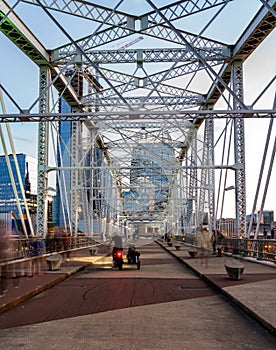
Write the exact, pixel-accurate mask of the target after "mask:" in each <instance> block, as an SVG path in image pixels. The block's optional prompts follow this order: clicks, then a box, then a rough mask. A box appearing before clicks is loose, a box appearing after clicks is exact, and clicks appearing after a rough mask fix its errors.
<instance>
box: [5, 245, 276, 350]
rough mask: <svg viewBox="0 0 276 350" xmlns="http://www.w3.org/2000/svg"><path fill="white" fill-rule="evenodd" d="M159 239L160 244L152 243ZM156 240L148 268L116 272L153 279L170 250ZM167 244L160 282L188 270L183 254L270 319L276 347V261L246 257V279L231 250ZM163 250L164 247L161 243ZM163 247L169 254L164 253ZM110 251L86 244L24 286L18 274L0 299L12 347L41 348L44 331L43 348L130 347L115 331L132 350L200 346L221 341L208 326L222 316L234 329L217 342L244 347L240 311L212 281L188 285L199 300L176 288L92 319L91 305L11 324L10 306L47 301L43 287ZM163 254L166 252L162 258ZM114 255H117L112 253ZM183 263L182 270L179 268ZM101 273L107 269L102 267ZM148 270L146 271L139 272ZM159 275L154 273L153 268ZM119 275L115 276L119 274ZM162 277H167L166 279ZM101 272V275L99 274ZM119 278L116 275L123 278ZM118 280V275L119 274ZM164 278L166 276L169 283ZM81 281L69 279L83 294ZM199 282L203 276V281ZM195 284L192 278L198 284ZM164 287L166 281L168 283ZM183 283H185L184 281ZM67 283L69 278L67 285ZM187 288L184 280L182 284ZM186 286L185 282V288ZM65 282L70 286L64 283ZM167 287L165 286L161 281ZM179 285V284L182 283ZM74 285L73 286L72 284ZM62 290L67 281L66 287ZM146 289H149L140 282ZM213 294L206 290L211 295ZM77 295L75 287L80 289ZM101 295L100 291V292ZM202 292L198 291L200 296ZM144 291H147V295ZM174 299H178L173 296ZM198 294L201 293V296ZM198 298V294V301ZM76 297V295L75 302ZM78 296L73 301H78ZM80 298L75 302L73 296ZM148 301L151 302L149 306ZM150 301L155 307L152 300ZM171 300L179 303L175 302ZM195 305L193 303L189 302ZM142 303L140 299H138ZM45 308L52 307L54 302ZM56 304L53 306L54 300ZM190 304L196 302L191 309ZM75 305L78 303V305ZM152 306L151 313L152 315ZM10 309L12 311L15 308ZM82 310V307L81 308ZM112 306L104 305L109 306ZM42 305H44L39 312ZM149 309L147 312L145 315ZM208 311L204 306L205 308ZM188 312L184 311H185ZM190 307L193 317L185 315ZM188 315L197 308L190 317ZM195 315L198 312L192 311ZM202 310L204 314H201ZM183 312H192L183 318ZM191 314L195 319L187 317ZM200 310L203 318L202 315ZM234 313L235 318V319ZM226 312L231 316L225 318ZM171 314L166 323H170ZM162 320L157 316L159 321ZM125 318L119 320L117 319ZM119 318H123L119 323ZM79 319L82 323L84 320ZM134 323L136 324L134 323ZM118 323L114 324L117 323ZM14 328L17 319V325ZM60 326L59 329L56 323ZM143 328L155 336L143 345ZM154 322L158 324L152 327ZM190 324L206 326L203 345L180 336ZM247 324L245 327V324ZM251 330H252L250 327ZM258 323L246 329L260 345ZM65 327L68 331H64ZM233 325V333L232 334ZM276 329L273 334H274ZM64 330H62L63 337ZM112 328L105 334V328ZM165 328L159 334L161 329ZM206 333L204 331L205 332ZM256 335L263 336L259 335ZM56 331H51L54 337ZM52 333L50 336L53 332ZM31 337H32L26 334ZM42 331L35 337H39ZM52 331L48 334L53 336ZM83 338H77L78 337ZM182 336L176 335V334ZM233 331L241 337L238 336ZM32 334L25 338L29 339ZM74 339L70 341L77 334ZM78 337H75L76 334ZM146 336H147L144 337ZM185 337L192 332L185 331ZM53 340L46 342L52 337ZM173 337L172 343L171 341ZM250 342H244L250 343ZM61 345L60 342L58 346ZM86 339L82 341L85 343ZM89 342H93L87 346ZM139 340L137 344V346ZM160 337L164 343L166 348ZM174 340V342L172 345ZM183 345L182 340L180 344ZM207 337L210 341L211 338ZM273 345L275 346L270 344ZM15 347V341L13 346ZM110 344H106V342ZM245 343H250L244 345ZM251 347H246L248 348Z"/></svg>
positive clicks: (252, 311) (265, 322) (251, 311)
mask: <svg viewBox="0 0 276 350" xmlns="http://www.w3.org/2000/svg"><path fill="white" fill-rule="evenodd" d="M152 244H153V243H152ZM152 244H151V245H150V246H151V248H150V249H148V252H150V255H148V257H147V259H145V260H147V262H145V261H144V265H143V259H142V268H141V270H140V271H129V272H128V271H123V272H119V271H117V272H116V276H117V278H118V279H122V276H124V277H123V278H128V277H131V276H132V277H133V276H134V275H135V276H136V282H134V283H136V286H138V285H139V283H143V282H142V281H141V280H142V279H146V278H147V271H148V270H147V266H146V263H147V265H148V264H150V263H151V261H152V262H153V261H154V258H155V257H156V256H157V255H158V256H159V257H161V256H163V257H164V255H162V249H161V250H160V247H159V248H158V246H157V245H156V244H155V248H153V249H152ZM159 245H160V246H162V247H163V248H164V250H163V251H164V252H165V251H168V252H169V253H170V254H171V255H172V260H170V259H167V258H166V255H165V259H164V260H163V261H162V264H163V265H162V268H161V265H160V266H159V269H158V267H156V268H155V270H151V271H153V274H154V278H155V279H156V281H157V283H158V280H159V283H161V284H163V283H164V281H165V279H164V275H165V276H166V278H167V279H171V280H172V283H173V279H178V281H179V276H180V275H181V271H180V270H181V269H180V270H179V268H178V267H177V265H175V264H174V263H173V257H176V258H177V259H178V260H179V261H181V262H183V264H184V265H185V266H188V267H189V269H192V270H193V271H194V272H195V274H196V275H199V276H201V277H202V279H203V280H205V281H207V282H208V283H209V284H211V286H212V287H214V289H216V290H217V291H219V292H220V293H221V294H223V295H224V296H225V298H227V299H228V300H229V299H230V300H231V301H232V302H233V303H234V304H236V305H237V306H239V308H241V309H242V310H243V311H245V312H246V313H247V314H248V315H250V317H251V318H253V319H254V320H255V321H257V322H258V323H259V324H261V325H262V327H263V328H265V329H266V330H267V336H266V340H267V342H268V343H267V344H265V347H266V350H274V349H275V348H276V347H275V346H274V345H275V344H274V345H271V344H273V340H270V338H271V339H272V338H273V336H272V337H271V336H270V335H269V333H271V334H273V335H274V337H275V336H276V315H275V309H276V308H275V306H276V301H275V290H276V268H275V267H270V266H265V265H262V264H257V263H254V262H249V261H243V263H244V264H245V270H244V273H243V275H242V278H241V280H239V281H234V280H230V279H229V278H228V276H227V274H226V272H225V268H224V263H225V262H226V261H227V260H229V258H228V257H226V256H223V257H221V258H219V257H215V256H208V259H206V260H205V259H200V258H191V257H190V256H189V254H188V247H187V246H185V245H182V247H181V250H180V251H177V250H176V248H175V247H174V246H173V247H168V246H167V244H165V243H160V242H159ZM158 249H159V250H158ZM160 251H161V253H160ZM105 255H106V252H104V251H102V252H99V254H97V255H96V256H91V255H90V254H89V251H88V249H84V250H82V251H79V253H78V256H75V257H74V258H73V257H72V258H70V260H68V261H64V262H63V264H62V267H61V269H60V270H58V271H46V270H45V271H43V274H42V275H40V276H36V277H34V278H29V277H24V278H21V279H20V281H17V283H18V282H19V284H18V285H16V283H15V282H16V281H15V280H12V281H13V282H14V286H13V285H12V284H11V285H10V288H9V290H8V292H7V293H6V295H5V296H4V297H2V298H0V337H1V341H2V345H3V346H4V348H5V349H7V350H9V349H14V348H16V347H18V346H19V345H20V348H22V349H29V350H32V349H36V348H37V343H36V342H34V339H36V338H38V342H39V344H41V343H43V344H41V346H40V349H64V348H66V350H69V349H74V350H77V349H81V350H86V349H90V348H92V343H93V348H98V349H117V348H118V349H121V348H124V349H126V347H124V346H119V345H118V346H119V347H117V346H116V345H115V344H113V343H112V337H114V340H118V337H119V338H120V339H121V338H123V339H124V343H123V344H125V342H126V341H127V339H129V342H130V345H129V346H128V350H131V349H139V350H145V349H155V348H156V346H155V345H156V344H159V345H158V347H159V348H160V349H161V348H162V349H163V348H164V349H165V348H167V349H170V348H171V349H176V348H179V349H180V348H185V350H190V349H191V350H197V349H200V348H202V347H204V348H206V349H211V348H213V346H212V345H210V344H211V339H210V334H208V333H210V332H209V329H208V327H213V326H215V327H221V326H222V322H223V324H228V325H229V327H230V328H231V329H227V330H225V332H227V333H225V334H222V333H221V339H214V346H216V349H219V350H225V349H227V350H228V349H233V350H234V349H241V347H240V346H241V345H240V344H239V341H240V339H237V340H236V344H235V346H234V345H231V344H229V341H230V340H229V339H231V337H232V338H233V337H234V338H235V335H236V334H237V332H238V330H237V329H236V330H235V326H234V325H235V319H230V318H231V316H232V317H233V314H231V312H232V311H231V309H229V310H227V309H226V310H225V309H221V305H220V304H219V303H220V302H219V299H217V296H216V295H215V294H214V293H210V292H208V290H207V288H203V287H202V285H200V286H199V287H198V288H194V290H190V291H189V290H186V291H185V293H186V294H188V293H191V296H192V298H193V299H191V301H189V300H188V299H187V298H186V299H185V300H186V301H185V304H183V301H181V300H180V299H179V301H177V300H178V299H177V295H176V294H177V292H176V293H175V294H174V295H171V296H169V299H168V300H163V301H162V302H161V301H158V300H157V303H153V302H151V300H144V301H143V303H141V304H140V305H141V306H140V307H131V308H122V306H119V307H117V309H116V310H115V308H114V309H113V310H110V311H105V312H102V311H101V310H100V312H99V313H94V316H93V318H91V315H90V312H88V313H87V315H85V314H82V313H81V312H80V313H79V315H82V316H80V317H81V318H80V317H73V316H72V315H70V316H68V317H67V318H65V319H66V322H64V320H65V319H58V318H57V321H51V322H46V323H43V324H41V325H42V327H41V326H39V324H35V323H34V324H32V325H26V326H23V327H17V328H7V327H11V326H7V325H6V326H5V317H4V316H5V315H6V312H5V311H7V310H9V309H10V311H13V310H16V309H14V307H15V305H19V306H20V305H22V306H21V308H22V307H24V305H25V303H22V302H24V301H26V300H27V299H29V298H30V297H31V296H35V295H37V296H36V297H35V298H36V299H37V301H38V302H39V300H40V298H41V297H40V296H42V294H40V292H42V291H43V290H46V289H49V288H50V287H52V286H55V285H57V284H58V283H61V282H62V284H64V282H65V281H66V280H67V278H68V277H69V276H74V274H75V273H76V272H77V271H81V270H84V269H85V267H88V266H91V262H92V263H93V265H92V266H96V265H97V262H100V261H101V259H102V258H103V257H104V256H105ZM162 259H163V258H162ZM107 260H110V258H108V259H107ZM174 268H175V269H176V270H175V273H174V272H173V271H174V270H173V269H174ZM102 271H103V275H101V276H102V277H100V278H102V280H103V283H104V278H105V277H104V276H105V274H104V270H102ZM99 272H100V271H99ZM97 273H98V272H97V271H96V270H95V271H94V272H93V271H91V272H90V273H89V279H90V278H91V276H93V275H94V278H95V280H96V278H98V277H99V276H98V277H97V276H96V275H97ZM139 274H140V277H139ZM151 274H152V272H151ZM114 276H115V275H114ZM161 276H163V278H162V279H160V278H161ZM182 276H183V277H182V278H183V288H187V286H186V285H185V280H186V279H187V278H190V279H191V277H189V276H188V274H185V270H183V272H182ZM92 278H93V277H92ZM115 279H116V277H115ZM81 281H82V280H81V279H79V281H77V282H75V283H78V284H80V283H82V282H81ZM114 281H115V280H114ZM149 281H150V282H149V283H152V281H153V280H152V279H149ZM162 281H163V282H162ZM193 281H194V282H193V285H194V286H195V285H196V284H195V280H194V279H193ZM73 283H74V282H73V281H71V282H69V284H70V286H69V287H70V288H71V291H72V293H73V292H74V293H76V290H75V288H73V287H74V285H73ZM114 283H115V282H114ZM196 283H197V282H196ZM190 284H191V283H190ZM160 286H161V285H160ZM178 286H179V282H178ZM63 287H64V288H65V287H66V285H65V284H64V286H63ZM180 287H181V286H180ZM180 287H179V288H180ZM64 288H63V290H64ZM158 288H161V287H158ZM158 288H157V289H156V291H157V293H156V296H155V297H154V296H151V298H153V299H154V298H158V296H157V294H158V292H159V289H158ZM179 288H178V289H179ZM67 289H68V286H67ZM52 290H53V292H52V295H53V293H54V288H53V289H52ZM60 290H61V292H62V288H60ZM140 290H141V288H140ZM203 293H205V296H204V294H203ZM72 295H73V294H72ZM95 295H96V294H95ZM196 295H197V296H196ZM135 297H138V299H139V295H135ZM140 297H141V295H140ZM98 298H99V300H100V299H101V295H99V296H98ZM170 298H171V299H170ZM194 298H197V299H194ZM192 300H197V301H196V302H195V301H193V302H192ZM69 302H70V301H69ZM72 302H73V300H72ZM138 302H139V301H138ZM53 304H55V300H53ZM72 304H73V303H72ZM142 305H144V306H142ZM146 305H147V306H146ZM169 305H171V306H170V307H169ZM189 305H190V308H189ZM134 306H135V305H134ZM44 307H46V308H47V305H46V306H45V305H44ZM49 307H50V305H49ZM187 307H188V309H187ZM72 308H73V305H72ZM149 310H150V314H148V312H149ZM178 310H181V313H179V311H178ZM202 310H208V312H209V314H208V313H206V314H204V311H202ZM10 311H7V313H9V312H10ZM80 311H81V310H80ZM103 311H104V310H103ZM38 312H39V311H38ZM145 312H146V314H145ZM202 312H203V313H202ZM58 313H59V310H58V309H57V314H58ZM212 313H213V315H214V313H215V314H216V313H217V320H218V324H217V325H209V326H208V327H207V326H205V328H204V329H203V328H202V327H203V325H204V324H205V325H206V322H208V319H210V320H211V319H212V318H211V314H212ZM21 314H22V313H20V312H18V317H21V316H20V315H21ZM181 314H182V318H179V317H180V316H179V315H181ZM184 314H185V317H184V316H183V315H184ZM187 315H190V316H189V317H188V316H187ZM191 315H193V316H194V317H193V318H191ZM199 315H200V316H199ZM133 317H137V318H139V319H142V320H144V324H142V325H139V327H138V328H137V334H134V333H133V331H134V332H135V330H133V327H132V326H131V325H133V326H134V328H135V320H134V319H133ZM183 317H184V319H185V321H184V322H186V323H185V324H183ZM187 317H188V319H187ZM199 317H200V318H199ZM227 317H228V319H227ZM225 318H226V319H225ZM162 319H163V322H162ZM153 320H154V321H153ZM116 321H117V322H116ZM118 321H119V324H118ZM76 322H77V323H76ZM127 322H129V324H128V323H127ZM112 324H113V327H112V328H110V327H111V325H112ZM12 327H14V326H12ZM53 327H54V328H53ZM155 327H160V328H161V329H162V332H161V333H162V336H161V337H160V328H159V332H158V330H157V329H155ZM140 328H141V329H143V331H144V332H146V336H147V339H148V344H147V345H145V344H144V343H143V345H142V342H143V341H145V334H140V337H141V339H140V343H141V345H139V346H137V344H140V343H139V332H141V329H140ZM149 328H150V329H149ZM184 328H185V329H187V328H189V329H190V331H191V332H190V333H189V334H191V333H192V334H193V336H196V334H197V333H198V332H200V337H198V339H197V341H195V345H194V346H191V339H187V342H186V343H185V344H183V336H182V337H179V339H178V338H177V334H179V335H180V333H182V332H183V331H184ZM163 329H167V331H165V332H164V330H163ZM118 330H120V334H118V333H117V332H118ZM239 331H240V330H239ZM245 331H247V330H245ZM255 331H256V330H254V329H253V330H252V333H251V334H250V333H248V334H245V335H244V337H245V340H243V341H244V342H245V343H246V339H247V338H246V337H248V339H249V338H250V341H248V346H249V347H247V348H248V349H250V350H252V349H254V350H255V349H261V347H260V344H259V343H258V341H257V335H256V334H255V333H254V332H255ZM60 332H62V334H61V333H60ZM229 332H230V333H229ZM268 332H269V333H268ZM58 333H59V336H58ZM99 334H102V337H106V338H104V340H105V343H104V344H102V343H99V344H98V343H97V342H95V339H98V337H99ZM104 334H105V335H104ZM157 334H158V336H157ZM198 334H199V333H198ZM254 334H255V335H254ZM50 335H51V336H50ZM168 335H172V336H173V337H174V338H170V337H169V339H168ZM49 336H50V337H49ZM25 337H26V338H25ZM34 337H35V338H34ZM47 337H48V338H47ZM76 337H77V338H76ZM131 337H133V339H134V338H135V341H134V342H133V346H131ZM175 337H176V338H175ZM252 337H256V345H255V346H254V347H251V345H250V344H252V341H253V343H254V339H253V340H252ZM57 338H59V343H56V344H55V343H54V342H55V339H57ZM234 338H233V339H234ZM22 339H24V341H23V340H22ZM66 339H67V340H68V343H66V345H64V343H63V342H65V341H66V342H67V340H66ZM69 339H70V340H69ZM73 339H75V340H73ZM142 339H143V340H142ZM184 339H185V337H184ZM201 339H203V340H204V342H203V343H201V341H202V340H201ZM44 342H45V343H44ZM168 343H169V344H168ZM245 343H243V344H245ZM53 344H55V346H53ZM78 344H79V346H78ZM87 344H91V347H90V345H87ZM135 344H136V345H135ZM160 344H163V345H162V347H161V346H160ZM166 344H167V345H166ZM180 344H181V345H180ZM206 344H207V345H206ZM269 344H270V345H269ZM9 346H11V347H9ZM105 346H106V347H105ZM243 348H244V347H243ZM245 348H246V347H245Z"/></svg>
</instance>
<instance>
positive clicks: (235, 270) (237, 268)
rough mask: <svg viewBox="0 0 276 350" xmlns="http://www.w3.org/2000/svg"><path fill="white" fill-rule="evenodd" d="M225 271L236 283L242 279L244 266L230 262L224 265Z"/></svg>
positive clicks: (234, 261) (237, 262)
mask: <svg viewBox="0 0 276 350" xmlns="http://www.w3.org/2000/svg"><path fill="white" fill-rule="evenodd" d="M224 267H225V270H226V272H227V274H228V276H229V277H230V278H231V279H232V280H235V281H238V280H240V279H241V275H242V274H243V271H244V264H242V263H241V262H239V261H237V260H233V259H231V260H228V261H226V262H225V263H224Z"/></svg>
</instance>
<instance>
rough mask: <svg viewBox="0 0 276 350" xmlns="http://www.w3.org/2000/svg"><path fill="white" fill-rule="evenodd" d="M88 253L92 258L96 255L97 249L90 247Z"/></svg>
mask: <svg viewBox="0 0 276 350" xmlns="http://www.w3.org/2000/svg"><path fill="white" fill-rule="evenodd" d="M89 252H90V255H92V256H93V255H96V254H97V252H98V248H97V247H90V248H89Z"/></svg>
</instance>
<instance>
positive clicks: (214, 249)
mask: <svg viewBox="0 0 276 350" xmlns="http://www.w3.org/2000/svg"><path fill="white" fill-rule="evenodd" d="M210 243H211V245H212V250H213V252H212V255H216V251H217V248H216V230H212V236H211V239H210Z"/></svg>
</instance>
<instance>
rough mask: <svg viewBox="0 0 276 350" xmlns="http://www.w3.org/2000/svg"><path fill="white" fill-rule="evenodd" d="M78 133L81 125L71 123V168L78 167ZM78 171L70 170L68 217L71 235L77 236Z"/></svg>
mask: <svg viewBox="0 0 276 350" xmlns="http://www.w3.org/2000/svg"><path fill="white" fill-rule="evenodd" d="M80 132H81V125H80V122H79V121H73V122H71V142H70V152H71V166H75V167H78V164H79V148H78V146H79V144H80ZM78 173H79V170H77V169H76V170H71V196H70V197H71V205H70V217H71V225H72V235H73V236H77V231H78V204H79V201H78V184H79V178H78Z"/></svg>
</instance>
